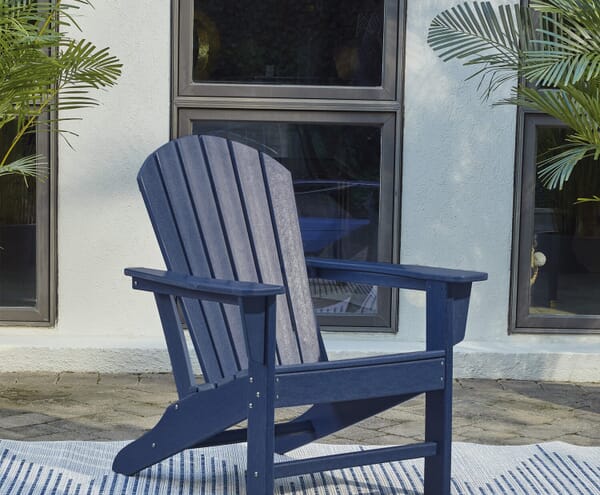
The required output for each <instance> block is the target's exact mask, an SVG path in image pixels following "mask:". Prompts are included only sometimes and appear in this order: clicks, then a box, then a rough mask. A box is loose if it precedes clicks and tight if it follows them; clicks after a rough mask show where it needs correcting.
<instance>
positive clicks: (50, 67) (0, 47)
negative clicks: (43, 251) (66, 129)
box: [0, 0, 121, 305]
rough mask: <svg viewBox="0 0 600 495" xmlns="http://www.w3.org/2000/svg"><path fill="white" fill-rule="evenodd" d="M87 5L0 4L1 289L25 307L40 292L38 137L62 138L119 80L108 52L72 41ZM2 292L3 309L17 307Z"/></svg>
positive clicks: (26, 0)
mask: <svg viewBox="0 0 600 495" xmlns="http://www.w3.org/2000/svg"><path fill="white" fill-rule="evenodd" d="M82 6H90V3H89V1H88V0H70V1H68V2H67V1H63V0H54V1H50V2H43V1H37V0H0V249H1V251H0V269H1V271H2V282H3V283H2V286H7V287H9V288H8V289H7V291H8V292H11V291H12V292H14V293H15V294H17V295H16V299H17V300H20V301H23V300H27V299H28V298H30V296H27V295H26V296H23V297H21V296H19V293H20V292H23V291H21V289H22V288H23V287H35V222H36V218H35V217H36V212H35V195H36V186H37V184H36V180H32V179H41V180H44V179H45V178H46V176H47V173H48V169H47V166H46V157H44V156H41V155H40V154H38V153H36V146H35V133H36V132H40V131H41V132H44V131H50V132H59V133H60V132H61V128H60V125H59V124H60V122H61V121H62V120H64V119H67V118H72V115H71V113H70V112H71V111H73V110H78V109H81V108H85V107H90V106H94V105H96V104H97V101H96V100H95V99H94V98H93V97H91V96H90V91H92V90H96V89H99V88H106V87H109V86H112V85H114V84H115V82H116V81H117V79H118V77H119V76H120V74H121V64H120V62H119V60H118V59H117V58H116V57H114V56H113V55H111V54H110V53H109V51H108V49H107V48H103V49H98V48H97V47H96V46H95V45H94V44H92V43H91V42H89V41H86V40H83V39H74V38H72V37H71V36H70V35H68V34H67V31H73V30H77V29H78V28H79V26H78V25H77V21H76V19H75V17H74V15H75V13H76V12H77V10H78V9H79V8H80V7H82ZM11 273H12V274H13V276H11ZM30 279H31V280H30ZM11 287H12V288H11ZM23 290H24V291H25V292H27V290H25V289H23ZM7 291H4V292H7ZM2 292H3V291H1V290H0V305H13V302H12V300H11V294H8V295H7V294H6V293H4V294H3V293H2Z"/></svg>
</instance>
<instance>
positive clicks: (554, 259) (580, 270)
mask: <svg viewBox="0 0 600 495" xmlns="http://www.w3.org/2000/svg"><path fill="white" fill-rule="evenodd" d="M567 134H568V130H567V129H565V128H564V127H543V126H539V127H537V150H536V151H537V155H538V158H539V157H544V156H545V153H547V152H548V151H549V150H551V149H552V148H555V147H556V146H558V145H559V144H562V143H564V142H565V137H566V136H567ZM534 194H535V208H534V211H533V215H534V221H533V233H532V234H533V235H532V242H531V245H530V255H531V273H530V274H529V278H530V280H529V283H530V287H531V290H530V300H529V315H530V316H534V317H535V316H542V317H543V316H551V317H575V316H578V315H600V203H579V204H576V203H577V199H578V198H582V197H591V196H594V195H597V196H598V195H600V163H599V162H598V161H594V160H593V159H586V160H584V161H582V162H580V163H579V164H578V165H577V166H576V167H575V169H574V170H573V173H572V174H571V177H570V178H569V180H568V181H567V183H566V184H565V186H564V188H563V189H562V190H548V189H547V188H545V187H544V186H543V185H542V183H541V182H540V180H539V179H537V180H536V183H535V193H534Z"/></svg>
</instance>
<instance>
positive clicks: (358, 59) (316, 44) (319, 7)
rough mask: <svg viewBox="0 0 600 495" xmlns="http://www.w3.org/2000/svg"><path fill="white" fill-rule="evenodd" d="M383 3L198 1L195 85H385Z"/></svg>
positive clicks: (359, 0) (347, 0) (378, 0)
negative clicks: (205, 83)
mask: <svg viewBox="0 0 600 495" xmlns="http://www.w3.org/2000/svg"><path fill="white" fill-rule="evenodd" d="M383 18H384V1H383V0H345V1H344V2H339V1H337V0H320V1H315V0H264V1H260V2H256V1H249V0H235V1H233V0H195V2H194V29H193V51H192V53H193V55H192V59H193V60H192V62H193V80H194V81H195V82H221V83H249V84H291V85H320V86H324V85H337V86H380V85H381V80H382V53H383Z"/></svg>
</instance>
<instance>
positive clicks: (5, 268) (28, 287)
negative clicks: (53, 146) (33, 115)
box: [0, 124, 37, 307]
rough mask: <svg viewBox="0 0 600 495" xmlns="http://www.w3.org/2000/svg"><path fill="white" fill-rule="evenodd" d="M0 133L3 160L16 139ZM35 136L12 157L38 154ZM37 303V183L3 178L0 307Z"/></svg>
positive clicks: (10, 131) (0, 181)
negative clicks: (13, 139)
mask: <svg viewBox="0 0 600 495" xmlns="http://www.w3.org/2000/svg"><path fill="white" fill-rule="evenodd" d="M14 132H15V131H14V129H13V127H12V126H11V125H10V124H8V125H6V126H4V127H3V128H2V129H0V156H4V153H5V152H6V151H7V150H8V147H9V146H10V144H11V142H12V138H13V137H14ZM35 152H36V149H35V136H34V135H30V136H26V138H25V139H22V140H21V141H20V143H19V145H18V146H17V147H16V148H15V149H14V150H13V152H12V154H11V157H12V158H14V157H19V156H26V155H30V154H34V153H35ZM36 303H37V301H36V182H35V180H31V179H29V180H27V181H25V180H24V179H23V177H20V176H10V175H9V176H0V306H10V307H33V306H35V305H36Z"/></svg>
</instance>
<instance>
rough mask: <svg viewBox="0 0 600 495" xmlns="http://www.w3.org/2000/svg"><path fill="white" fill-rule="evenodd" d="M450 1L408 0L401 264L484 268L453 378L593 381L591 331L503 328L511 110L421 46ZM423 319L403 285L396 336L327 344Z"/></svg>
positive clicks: (404, 338)
mask: <svg viewBox="0 0 600 495" xmlns="http://www.w3.org/2000/svg"><path fill="white" fill-rule="evenodd" d="M456 3H458V2H448V1H447V0H419V1H417V0H412V1H411V0H409V1H408V12H407V36H406V70H405V101H404V105H405V124H404V156H403V176H402V184H403V190H402V223H401V262H402V263H415V264H430V265H439V266H447V267H454V268H462V269H473V270H479V271H485V272H488V273H489V280H488V281H486V282H482V283H477V284H474V286H473V291H472V297H471V307H470V311H469V320H468V325H467V335H466V339H465V342H464V343H463V344H461V345H459V346H458V347H457V348H456V358H455V373H456V375H457V376H463V377H487V378H520V379H548V380H573V381H586V380H590V381H600V335H590V336H574V335H570V336H550V335H537V336H534V335H510V336H509V335H508V307H509V294H510V269H511V267H510V260H511V246H512V222H513V209H512V208H513V193H514V187H513V181H514V164H515V154H514V153H515V152H514V150H515V135H516V111H515V109H514V108H513V107H509V106H502V107H493V108H492V106H491V102H487V103H484V102H482V101H481V99H480V98H479V96H478V93H477V82H478V81H477V80H473V81H469V82H465V78H466V77H467V76H468V75H470V73H471V72H469V69H466V68H464V67H463V66H462V65H460V64H459V63H458V62H456V61H452V62H448V63H444V62H442V61H441V60H440V59H439V58H437V56H436V55H435V54H434V53H433V51H432V50H431V49H430V48H429V47H428V45H427V42H426V37H427V30H428V26H429V23H430V22H431V20H432V19H433V18H434V17H435V16H436V14H438V13H439V12H441V11H442V10H444V9H445V8H448V7H449V6H451V5H454V4H456ZM494 3H504V2H494ZM506 91H507V92H508V88H506ZM498 96H500V95H498ZM424 316H425V312H424V297H423V295H422V294H420V293H415V292H408V291H406V292H405V293H403V294H402V295H401V301H400V331H399V332H398V334H396V335H393V336H385V335H381V336H378V337H376V338H374V337H372V336H366V335H356V336H341V335H332V336H330V337H329V338H328V339H327V343H328V345H329V347H328V348H329V349H330V350H332V351H335V352H337V353H338V355H354V354H356V353H362V352H363V351H364V350H365V349H368V350H369V351H371V352H376V351H378V352H390V351H391V350H400V349H405V348H415V347H417V348H418V347H421V346H422V341H423V337H424V335H423V329H424Z"/></svg>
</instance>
